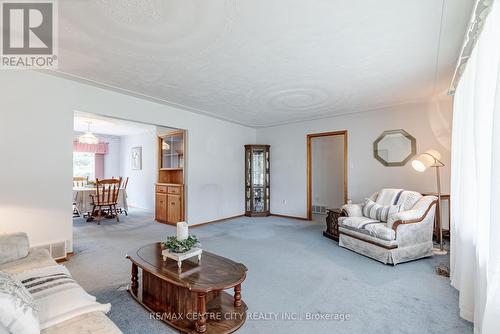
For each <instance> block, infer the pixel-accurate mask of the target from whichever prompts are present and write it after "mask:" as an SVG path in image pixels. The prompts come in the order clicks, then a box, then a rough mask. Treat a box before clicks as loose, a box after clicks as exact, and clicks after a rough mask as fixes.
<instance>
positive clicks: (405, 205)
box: [397, 190, 423, 211]
mask: <svg viewBox="0 0 500 334" xmlns="http://www.w3.org/2000/svg"><path fill="white" fill-rule="evenodd" d="M422 197H423V196H422V194H420V193H418V192H416V191H408V190H405V191H403V192H402V193H401V195H400V196H399V200H398V202H397V204H398V205H401V211H407V210H411V209H412V208H413V207H414V206H415V204H416V203H417V202H418V201H419V200H420V199H421V198H422Z"/></svg>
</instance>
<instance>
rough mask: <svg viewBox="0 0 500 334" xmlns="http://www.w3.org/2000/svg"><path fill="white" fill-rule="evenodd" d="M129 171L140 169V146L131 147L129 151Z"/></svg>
mask: <svg viewBox="0 0 500 334" xmlns="http://www.w3.org/2000/svg"><path fill="white" fill-rule="evenodd" d="M131 169H133V170H141V169H142V146H137V147H132V151H131Z"/></svg>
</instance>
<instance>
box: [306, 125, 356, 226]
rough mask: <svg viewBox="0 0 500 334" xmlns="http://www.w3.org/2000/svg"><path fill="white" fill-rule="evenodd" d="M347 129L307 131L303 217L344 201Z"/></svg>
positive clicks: (334, 206) (345, 197) (346, 195)
mask: <svg viewBox="0 0 500 334" xmlns="http://www.w3.org/2000/svg"><path fill="white" fill-rule="evenodd" d="M347 184H348V180H347V130H343V131H335V132H323V133H314V134H308V135H307V220H312V218H313V208H314V209H315V210H314V212H317V213H323V212H324V213H326V209H327V208H337V207H340V206H341V205H342V204H345V203H347V198H348V194H347Z"/></svg>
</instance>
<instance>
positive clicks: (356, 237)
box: [339, 231, 398, 249]
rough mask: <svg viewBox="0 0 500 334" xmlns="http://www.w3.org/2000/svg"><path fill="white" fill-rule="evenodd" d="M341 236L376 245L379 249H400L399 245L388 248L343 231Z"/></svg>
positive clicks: (340, 232)
mask: <svg viewBox="0 0 500 334" xmlns="http://www.w3.org/2000/svg"><path fill="white" fill-rule="evenodd" d="M341 234H344V235H347V236H349V237H351V238H354V239H357V240H361V241H364V242H367V243H369V244H372V245H375V246H378V247H382V248H384V249H396V248H398V245H394V246H387V245H383V244H379V243H378V242H375V241H373V240H367V239H363V238H360V237H358V236H356V235H353V234H350V233H345V232H343V231H339V235H341Z"/></svg>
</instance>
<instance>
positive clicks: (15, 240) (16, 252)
mask: <svg viewBox="0 0 500 334" xmlns="http://www.w3.org/2000/svg"><path fill="white" fill-rule="evenodd" d="M29 249H30V243H29V240H28V235H27V234H26V233H9V234H0V264H4V263H7V262H12V261H16V260H19V259H22V258H23V257H26V256H27V255H28V251H29Z"/></svg>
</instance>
